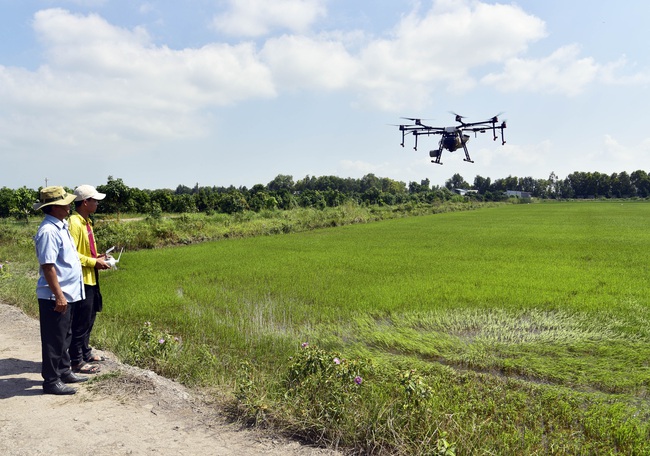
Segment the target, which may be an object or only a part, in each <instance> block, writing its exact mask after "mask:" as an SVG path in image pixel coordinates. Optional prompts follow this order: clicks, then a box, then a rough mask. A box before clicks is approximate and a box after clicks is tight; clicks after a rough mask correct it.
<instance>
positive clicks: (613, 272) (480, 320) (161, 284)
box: [0, 201, 650, 454]
mask: <svg viewBox="0 0 650 456" xmlns="http://www.w3.org/2000/svg"><path fill="white" fill-rule="evenodd" d="M649 213H650V205H648V204H647V203H644V202H620V201H617V202H609V201H608V202H573V203H543V204H530V205H511V206H495V207H491V208H485V209H482V210H480V211H471V212H451V213H446V214H439V215H431V216H422V217H412V218H400V219H393V220H386V221H383V222H378V223H371V224H362V225H353V226H348V225H344V226H338V227H336V228H333V229H317V230H312V231H307V232H300V233H291V232H290V234H286V235H282V236H262V237H251V238H243V239H236V240H228V241H219V242H209V243H203V244H200V245H192V246H187V247H178V248H171V249H154V250H147V251H138V252H133V251H125V253H124V255H123V256H122V261H121V263H120V266H121V267H120V269H119V270H118V271H110V272H108V273H106V274H104V275H103V277H102V279H103V280H102V289H103V294H104V298H105V303H106V305H105V310H104V312H102V314H101V315H100V317H99V320H98V324H97V326H96V330H95V333H94V338H95V341H96V342H97V343H99V344H101V345H102V346H105V347H107V348H110V349H112V350H114V351H115V352H117V353H118V354H119V355H120V356H121V357H122V358H124V359H127V360H133V361H134V362H138V363H140V364H141V365H147V366H149V367H153V368H155V369H157V370H159V371H160V372H163V373H165V374H166V375H168V376H171V377H174V378H177V379H179V380H181V381H183V382H185V383H188V384H200V385H208V386H217V387H219V388H222V389H223V388H225V389H229V390H231V391H232V393H233V397H234V399H233V402H232V404H233V405H232V407H233V409H234V410H235V413H236V414H237V415H238V416H240V417H242V419H247V420H250V421H252V422H257V423H259V424H268V425H272V426H275V427H277V428H280V429H284V430H286V431H287V432H288V433H291V434H293V435H296V436H301V437H304V438H306V439H309V440H310V441H318V442H321V443H324V444H328V445H332V446H336V445H339V446H341V447H344V448H349V449H353V450H355V451H357V452H362V453H370V454H451V453H452V451H453V450H455V451H456V453H457V454H650V445H649V444H648V443H647V442H648V441H650V426H649V424H648V423H649V421H648V418H649V415H648V410H649V408H648V405H650V404H648V393H647V390H648V386H649V384H650V344H649V342H650V341H649V339H650V326H649V325H648V323H649V322H650V306H649V305H648V304H649V303H648V297H647V290H648V285H649V284H648V277H649V275H648V261H647V253H646V251H645V250H646V249H647V245H648V241H649V240H650V239H649V237H650V232H648V230H647V229H646V224H647V220H648V216H649V215H650V214H649ZM0 254H2V251H1V250H0ZM0 260H1V258H0ZM0 291H2V293H3V296H4V295H5V289H4V288H0ZM145 322H150V324H146V323H145ZM175 338H177V339H175ZM160 340H164V341H165V342H164V343H162V344H161V343H160ZM304 342H308V344H309V345H308V346H307V347H303V348H300V347H301V344H302V343H304ZM335 359H336V360H338V361H339V362H338V363H336V362H335V361H334V360H335ZM357 377H359V378H361V379H362V382H361V384H357V383H356V382H355V379H356V378H357Z"/></svg>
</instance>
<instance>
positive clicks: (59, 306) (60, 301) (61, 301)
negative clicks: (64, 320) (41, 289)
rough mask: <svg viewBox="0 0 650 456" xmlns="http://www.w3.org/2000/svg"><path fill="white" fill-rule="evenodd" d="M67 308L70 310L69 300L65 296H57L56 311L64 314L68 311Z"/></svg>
mask: <svg viewBox="0 0 650 456" xmlns="http://www.w3.org/2000/svg"><path fill="white" fill-rule="evenodd" d="M67 310H68V300H67V299H65V296H61V297H58V298H56V306H54V311H55V312H60V313H62V314H64V313H66V312H67Z"/></svg>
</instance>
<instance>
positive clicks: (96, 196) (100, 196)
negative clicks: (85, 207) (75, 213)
mask: <svg viewBox="0 0 650 456" xmlns="http://www.w3.org/2000/svg"><path fill="white" fill-rule="evenodd" d="M91 198H92V199H94V200H97V201H101V200H103V199H104V198H106V193H99V192H95V193H94V194H93V195H90V196H85V195H77V194H75V199H74V200H75V201H85V200H87V199H91Z"/></svg>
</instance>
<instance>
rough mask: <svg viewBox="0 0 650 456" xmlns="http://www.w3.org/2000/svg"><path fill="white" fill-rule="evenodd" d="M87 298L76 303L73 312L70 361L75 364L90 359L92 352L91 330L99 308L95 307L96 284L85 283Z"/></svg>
mask: <svg viewBox="0 0 650 456" xmlns="http://www.w3.org/2000/svg"><path fill="white" fill-rule="evenodd" d="M84 289H85V291H86V299H84V300H82V301H78V302H76V303H75V306H74V311H73V312H72V340H71V341H70V363H71V364H72V365H73V366H76V365H78V364H81V363H82V362H83V361H84V360H88V358H90V355H91V353H92V347H91V346H90V332H91V331H92V329H93V326H94V325H95V318H96V317H97V309H96V308H95V296H96V291H97V286H96V285H84Z"/></svg>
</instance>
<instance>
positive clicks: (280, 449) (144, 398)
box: [0, 304, 338, 456]
mask: <svg viewBox="0 0 650 456" xmlns="http://www.w3.org/2000/svg"><path fill="white" fill-rule="evenodd" d="M104 354H105V355H106V356H109V357H111V358H112V355H111V354H108V353H104ZM40 361H41V360H40V336H39V330H38V322H37V321H35V320H33V319H31V318H29V317H27V316H26V315H25V314H24V313H22V312H21V311H20V310H19V309H17V308H15V307H12V306H8V305H5V304H0V455H4V456H35V455H51V454H57V455H69V456H77V455H79V456H81V455H83V456H87V455H95V456H109V455H110V456H115V455H145V454H146V455H154V454H155V455H170V456H171V455H174V456H177V455H224V456H230V455H232V456H235V455H237V456H252V455H271V456H280V455H283V456H325V455H327V456H334V455H338V453H336V452H333V451H328V450H322V449H316V448H310V447H306V446H302V445H300V444H298V443H296V442H290V441H286V440H283V439H275V438H272V437H270V436H266V435H262V434H260V433H258V432H255V431H250V430H240V429H238V428H237V427H235V426H233V425H229V424H227V423H225V421H224V420H223V417H221V416H219V415H218V414H217V413H216V412H215V409H214V408H213V407H211V406H210V405H209V404H207V403H205V402H204V401H203V400H202V399H200V398H197V397H196V396H195V395H194V394H193V393H191V392H189V391H187V390H185V389H184V388H183V387H181V386H180V385H178V384H176V383H174V382H172V381H169V380H167V379H164V378H161V377H159V376H157V375H156V374H154V373H153V372H150V371H143V370H140V369H135V368H133V367H130V366H125V365H122V364H119V363H117V362H115V361H109V362H108V363H105V364H104V365H103V366H102V373H105V372H108V371H110V370H121V371H122V372H123V375H122V376H120V377H119V378H117V379H112V380H106V381H102V382H94V384H89V382H86V383H83V384H81V386H78V385H74V386H75V387H77V386H78V388H79V392H78V393H77V394H76V395H73V396H51V395H44V394H42V388H41V381H42V378H41V376H40V368H41V366H40V365H41V362H40Z"/></svg>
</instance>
